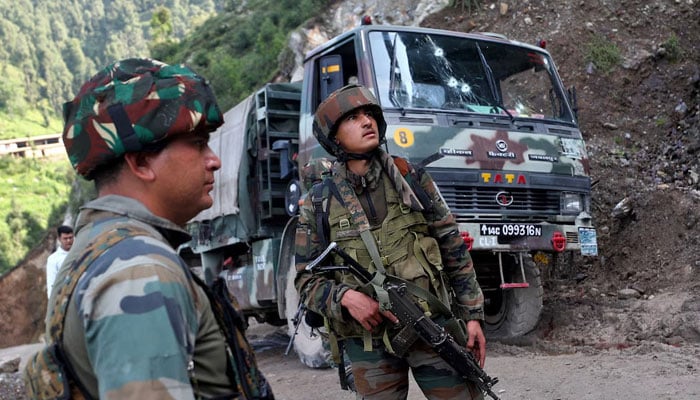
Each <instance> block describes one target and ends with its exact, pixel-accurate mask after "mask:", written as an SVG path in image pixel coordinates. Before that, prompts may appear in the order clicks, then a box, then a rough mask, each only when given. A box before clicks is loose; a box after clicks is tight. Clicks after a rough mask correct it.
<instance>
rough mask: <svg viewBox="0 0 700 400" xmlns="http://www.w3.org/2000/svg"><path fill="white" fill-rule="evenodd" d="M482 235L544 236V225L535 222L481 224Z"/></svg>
mask: <svg viewBox="0 0 700 400" xmlns="http://www.w3.org/2000/svg"><path fill="white" fill-rule="evenodd" d="M479 231H480V232H481V236H542V227H541V226H538V225H534V224H481V225H480V227H479Z"/></svg>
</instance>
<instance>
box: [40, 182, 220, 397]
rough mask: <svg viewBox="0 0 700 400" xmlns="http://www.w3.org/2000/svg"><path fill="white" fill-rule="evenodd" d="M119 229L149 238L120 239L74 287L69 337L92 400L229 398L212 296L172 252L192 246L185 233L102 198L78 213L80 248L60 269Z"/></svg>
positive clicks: (134, 206) (126, 203)
mask: <svg viewBox="0 0 700 400" xmlns="http://www.w3.org/2000/svg"><path fill="white" fill-rule="evenodd" d="M127 214H128V215H127ZM119 225H133V226H137V227H140V228H142V229H144V228H145V229H146V230H147V231H149V232H151V235H150V236H140V237H132V238H128V239H125V240H124V241H122V242H120V243H119V244H118V245H117V246H115V247H114V248H112V249H110V250H109V251H107V252H106V253H104V254H103V255H102V256H101V257H99V258H98V259H97V260H95V262H94V263H93V265H91V266H90V268H89V269H88V271H87V272H86V274H85V275H83V276H82V277H81V279H80V281H79V282H78V286H77V287H76V290H75V295H74V296H72V298H71V304H70V305H69V308H68V311H67V313H66V320H65V321H66V323H65V336H64V348H65V350H66V354H67V356H68V359H69V361H70V363H71V366H72V367H73V369H74V370H75V373H76V375H77V378H78V380H79V381H80V382H81V383H82V384H83V385H84V387H85V388H86V389H87V391H88V393H89V394H90V395H92V396H93V397H95V398H98V397H99V398H119V399H122V398H149V399H151V398H168V399H170V398H176V399H189V398H194V397H193V395H196V396H203V397H216V396H222V395H229V396H230V395H231V394H232V393H233V392H234V389H233V386H232V384H231V382H230V380H229V377H228V376H227V374H226V368H227V359H226V358H227V353H226V346H225V343H224V337H223V335H222V334H221V332H220V330H219V326H218V324H217V322H216V320H215V317H214V314H213V312H212V310H211V307H210V304H209V301H208V300H207V297H206V295H205V294H204V292H203V291H202V289H201V288H200V287H199V286H197V285H196V284H195V283H194V282H193V281H192V278H191V276H190V272H189V271H188V269H187V266H186V264H185V263H184V261H183V260H182V259H181V258H180V257H179V256H178V255H177V253H176V252H175V250H174V248H176V247H177V246H178V245H179V244H181V243H183V242H185V241H186V240H189V235H188V234H187V233H186V232H184V231H183V230H182V229H181V228H179V227H178V226H176V225H174V224H172V223H171V222H169V221H167V220H164V219H161V218H159V217H156V216H155V215H153V214H151V213H150V212H149V211H148V210H147V209H146V208H145V207H144V206H143V205H141V204H140V203H138V202H137V201H135V200H133V199H130V198H126V197H121V196H106V197H102V198H99V199H97V200H95V201H93V202H90V203H88V204H86V205H85V206H84V208H83V210H82V212H81V214H80V215H79V216H78V220H77V222H76V232H77V234H76V240H75V244H74V245H73V248H72V249H71V252H70V253H69V255H68V257H67V262H66V264H64V265H66V266H69V265H70V264H71V263H72V262H73V261H74V260H75V259H76V258H77V257H80V255H81V253H82V252H83V251H84V249H85V248H86V246H87V245H88V242H89V241H90V240H91V239H92V238H94V237H96V236H98V235H100V234H102V233H104V232H108V231H110V230H112V229H114V227H115V226H119ZM104 237H105V239H106V236H104ZM66 273H67V268H66V267H64V268H62V269H61V271H60V272H59V276H58V278H57V286H56V288H57V290H55V291H53V293H52V296H55V293H58V292H59V288H60V286H61V285H63V281H64V280H65V276H66ZM52 303H53V298H52V299H51V301H50V302H49V304H52ZM52 313H53V310H49V312H48V315H47V321H50V320H51V316H52ZM49 325H50V324H48V323H47V326H49ZM47 335H50V332H47ZM190 363H193V370H191V371H190V370H189V366H190ZM97 376H99V379H97ZM191 378H192V379H191Z"/></svg>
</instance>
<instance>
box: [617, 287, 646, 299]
mask: <svg viewBox="0 0 700 400" xmlns="http://www.w3.org/2000/svg"><path fill="white" fill-rule="evenodd" d="M641 296H642V295H641V293H639V292H638V291H637V290H635V289H632V288H625V289H620V290H618V291H617V298H619V299H621V300H625V299H638V298H640V297H641Z"/></svg>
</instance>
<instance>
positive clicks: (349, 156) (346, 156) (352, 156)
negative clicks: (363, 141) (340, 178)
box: [336, 147, 379, 162]
mask: <svg viewBox="0 0 700 400" xmlns="http://www.w3.org/2000/svg"><path fill="white" fill-rule="evenodd" d="M378 153H379V147H377V148H376V149H374V150H372V151H369V152H367V153H346V152H345V151H342V150H341V151H339V152H338V154H337V155H336V158H337V159H338V161H340V162H346V161H350V160H371V159H372V158H374V156H375V155H377V154H378Z"/></svg>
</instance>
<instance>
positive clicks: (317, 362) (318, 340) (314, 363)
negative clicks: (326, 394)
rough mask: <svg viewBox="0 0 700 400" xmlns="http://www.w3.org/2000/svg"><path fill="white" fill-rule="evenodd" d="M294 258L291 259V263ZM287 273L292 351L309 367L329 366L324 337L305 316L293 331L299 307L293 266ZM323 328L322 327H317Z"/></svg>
mask: <svg viewBox="0 0 700 400" xmlns="http://www.w3.org/2000/svg"><path fill="white" fill-rule="evenodd" d="M293 263H294V260H293V259H292V264H293ZM289 271H291V273H287V287H286V289H285V293H284V294H285V311H284V313H285V316H286V317H287V326H288V328H289V330H288V331H289V337H290V338H291V337H292V336H294V351H295V352H296V353H297V355H298V356H299V361H301V363H302V364H304V365H306V366H307V367H311V368H329V367H330V366H331V352H330V350H329V347H328V345H327V343H326V340H325V339H324V337H323V336H322V335H321V334H320V333H319V330H318V329H312V328H311V327H310V326H309V325H308V324H307V323H306V320H305V318H301V321H300V322H299V328H298V329H297V330H296V335H295V333H294V330H295V328H294V322H293V320H294V316H295V314H296V312H297V309H298V307H299V293H298V292H297V290H296V288H295V287H294V276H295V273H294V266H293V265H292V267H291V269H290V270H289ZM319 329H324V328H319Z"/></svg>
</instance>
